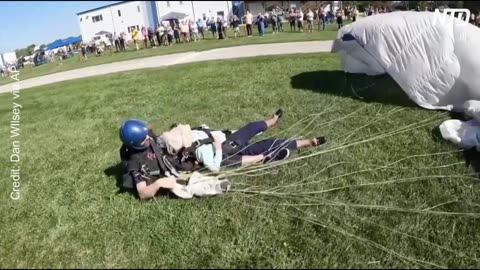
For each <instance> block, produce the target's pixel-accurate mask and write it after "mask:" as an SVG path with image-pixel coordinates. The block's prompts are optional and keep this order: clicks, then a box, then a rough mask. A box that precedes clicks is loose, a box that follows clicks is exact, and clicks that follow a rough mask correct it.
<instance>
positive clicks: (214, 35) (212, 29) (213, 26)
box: [209, 17, 217, 39]
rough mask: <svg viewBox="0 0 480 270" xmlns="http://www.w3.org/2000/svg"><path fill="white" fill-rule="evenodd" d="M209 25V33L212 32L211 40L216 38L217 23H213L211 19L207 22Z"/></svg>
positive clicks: (213, 20)
mask: <svg viewBox="0 0 480 270" xmlns="http://www.w3.org/2000/svg"><path fill="white" fill-rule="evenodd" d="M209 23H210V31H211V32H212V35H213V38H214V39H216V38H217V23H216V22H215V19H214V18H213V17H212V18H211V19H210V21H209Z"/></svg>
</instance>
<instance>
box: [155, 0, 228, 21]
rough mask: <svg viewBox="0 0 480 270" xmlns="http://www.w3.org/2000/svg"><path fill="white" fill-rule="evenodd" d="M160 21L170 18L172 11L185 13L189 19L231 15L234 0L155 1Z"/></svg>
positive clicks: (195, 19)
mask: <svg viewBox="0 0 480 270" xmlns="http://www.w3.org/2000/svg"><path fill="white" fill-rule="evenodd" d="M155 3H156V9H157V14H158V18H159V21H163V19H165V18H168V17H169V16H168V15H169V14H170V13H171V12H175V13H183V14H185V15H186V17H187V18H188V19H192V20H194V21H197V20H198V19H200V18H212V17H215V18H217V17H218V16H221V17H225V16H229V15H230V14H231V12H232V1H155Z"/></svg>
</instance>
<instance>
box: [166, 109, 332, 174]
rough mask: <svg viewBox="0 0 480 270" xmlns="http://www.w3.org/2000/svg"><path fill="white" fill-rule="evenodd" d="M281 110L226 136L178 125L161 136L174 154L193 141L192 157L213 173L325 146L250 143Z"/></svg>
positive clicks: (316, 141)
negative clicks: (296, 151)
mask: <svg viewBox="0 0 480 270" xmlns="http://www.w3.org/2000/svg"><path fill="white" fill-rule="evenodd" d="M282 114H283V111H282V110H281V109H280V110H278V111H277V112H276V113H275V114H274V115H273V117H272V118H269V119H266V120H263V121H256V122H251V123H249V124H247V125H245V126H244V127H242V128H240V129H238V130H236V131H235V132H233V133H232V134H231V135H229V136H225V135H223V136H222V135H221V134H222V133H221V132H220V134H219V133H218V132H217V133H215V132H209V131H208V130H202V129H199V130H190V128H189V126H186V125H179V126H177V127H175V128H173V129H172V130H170V131H168V132H165V133H163V134H162V135H161V136H160V140H162V141H163V142H164V143H165V144H166V146H167V150H168V152H169V153H170V154H173V155H176V154H178V153H179V152H180V151H182V149H185V148H190V147H191V146H192V145H194V143H193V142H198V143H197V144H196V147H194V148H195V149H194V150H193V156H194V158H195V159H196V162H198V164H201V165H202V166H203V167H206V168H207V169H209V170H210V171H212V172H219V171H221V170H222V169H224V168H232V167H239V166H248V165H252V164H256V163H259V162H269V161H272V160H283V159H286V158H288V157H289V156H290V153H291V151H295V150H297V149H300V148H306V147H315V146H319V145H321V144H324V143H325V138H324V137H317V138H312V139H303V140H293V139H273V138H272V139H265V140H261V141H258V142H252V143H251V142H250V141H251V140H252V139H253V137H255V136H256V135H258V134H261V133H263V132H265V131H266V130H267V129H269V128H272V127H274V126H275V125H276V124H277V122H278V120H279V119H280V118H281V117H282Z"/></svg>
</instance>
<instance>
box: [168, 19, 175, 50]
mask: <svg viewBox="0 0 480 270" xmlns="http://www.w3.org/2000/svg"><path fill="white" fill-rule="evenodd" d="M173 36H174V32H173V28H172V27H171V26H170V24H169V25H168V26H167V41H168V46H172V43H173Z"/></svg>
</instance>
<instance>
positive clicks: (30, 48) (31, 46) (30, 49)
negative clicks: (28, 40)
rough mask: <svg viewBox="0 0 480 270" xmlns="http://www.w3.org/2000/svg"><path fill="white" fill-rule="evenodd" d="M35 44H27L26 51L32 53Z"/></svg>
mask: <svg viewBox="0 0 480 270" xmlns="http://www.w3.org/2000/svg"><path fill="white" fill-rule="evenodd" d="M35 46H36V45H35V44H31V45H28V46H27V51H28V54H29V55H30V54H32V53H33V50H34V49H35Z"/></svg>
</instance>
